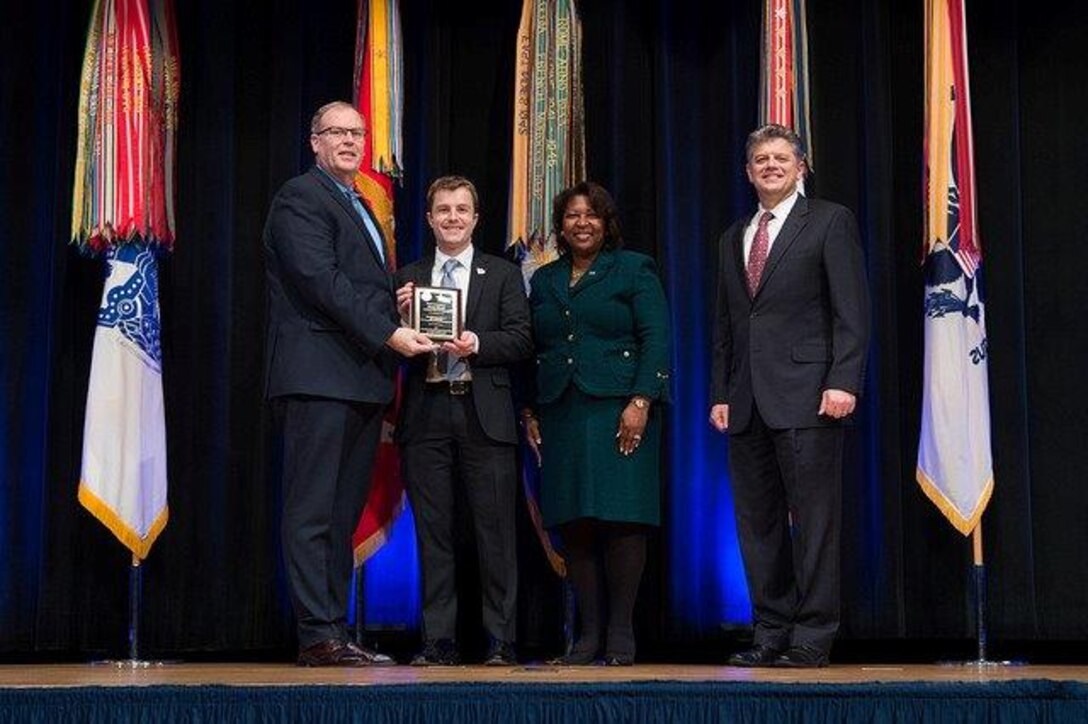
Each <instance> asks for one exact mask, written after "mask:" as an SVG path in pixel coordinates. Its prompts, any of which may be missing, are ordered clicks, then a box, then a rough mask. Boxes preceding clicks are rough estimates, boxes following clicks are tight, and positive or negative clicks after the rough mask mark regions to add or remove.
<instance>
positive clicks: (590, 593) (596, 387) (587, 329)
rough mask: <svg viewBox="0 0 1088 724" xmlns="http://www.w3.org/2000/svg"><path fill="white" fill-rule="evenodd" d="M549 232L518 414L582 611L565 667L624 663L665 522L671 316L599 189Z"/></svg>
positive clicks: (556, 218)
mask: <svg viewBox="0 0 1088 724" xmlns="http://www.w3.org/2000/svg"><path fill="white" fill-rule="evenodd" d="M552 225H553V227H554V230H555V233H556V238H557V242H558V247H559V250H560V257H559V259H557V260H556V261H554V262H552V263H550V264H548V265H546V266H544V267H541V268H540V269H539V270H537V272H536V273H535V274H534V275H533V278H532V284H531V286H532V291H531V293H530V296H529V301H530V305H531V307H532V312H533V338H534V341H535V343H536V408H535V410H526V411H525V412H524V413H523V414H524V415H525V427H526V430H527V434H528V437H529V444H530V446H531V447H533V449H534V450H535V451H536V452H537V455H538V457H539V458H540V460H541V468H542V469H541V476H542V483H541V502H542V508H543V516H544V524H545V525H546V526H548V527H555V528H557V529H558V531H559V535H560V537H561V538H562V541H563V546H564V548H565V550H566V553H567V566H568V571H569V575H570V578H571V581H572V583H573V585H574V592H575V595H576V597H577V601H578V610H579V623H580V634H579V636H578V638H577V641H576V643H575V646H574V648H573V650H572V651H571V652H570V653H569V654H567V655H566V656H564V657H562V658H560V659H558V660H557V662H558V663H562V664H588V663H591V662H593V661H594V660H596V659H597V658H598V657H599V656H601V655H602V654H603V656H604V661H605V663H606V664H612V665H630V664H632V663H633V662H634V658H635V636H634V628H633V625H632V617H633V613H634V606H635V595H636V594H637V592H638V585H639V580H640V579H641V577H642V569H643V567H644V566H645V561H646V538H647V534H648V532H649V530H650V528H651V527H652V526H657V525H658V523H659V519H660V500H659V499H660V476H659V459H660V443H661V424H662V410H661V409H660V407H661V406H660V404H659V403H661V402H664V401H667V398H668V383H669V373H668V362H669V353H668V352H669V350H668V340H669V332H668V308H667V306H666V303H665V294H664V291H663V290H662V288H661V282H660V280H659V279H658V277H657V272H656V267H655V265H654V262H653V260H652V259H650V257H648V256H645V255H643V254H638V253H635V252H630V251H621V250H620V246H621V245H622V238H621V236H620V229H619V224H618V223H617V219H616V208H615V205H614V203H613V202H612V198H611V196H610V195H609V194H608V192H607V191H606V190H605V189H604V188H602V187H601V186H599V185H597V184H595V183H591V182H583V183H580V184H577V185H575V186H572V187H571V188H569V189H567V190H566V191H564V192H562V193H561V194H559V196H557V197H556V198H555V202H554V205H553V210H552ZM545 441H546V444H545ZM602 573H603V575H602ZM602 584H603V585H602Z"/></svg>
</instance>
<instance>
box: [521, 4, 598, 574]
mask: <svg viewBox="0 0 1088 724" xmlns="http://www.w3.org/2000/svg"><path fill="white" fill-rule="evenodd" d="M585 147H586V142H585V113H584V110H583V101H582V23H581V20H579V18H578V9H577V7H576V6H575V3H574V0H523V2H522V6H521V24H520V26H519V27H518V37H517V67H516V72H515V76H514V145H513V154H512V155H513V159H512V163H511V168H510V209H509V215H508V216H509V230H508V232H507V237H506V243H507V251H508V252H510V254H511V256H512V257H513V258H514V260H515V261H517V262H518V263H519V264H520V265H521V270H522V275H523V276H524V277H525V284H526V288H528V284H529V279H530V277H532V275H533V272H534V271H536V269H537V268H539V267H541V266H543V265H544V264H547V263H548V262H550V261H552V260H554V259H556V258H557V257H558V255H559V254H558V248H557V247H556V243H555V235H554V234H553V233H552V229H551V204H552V199H553V198H555V196H556V195H558V194H559V192H560V191H562V190H563V189H565V188H567V187H568V186H572V185H574V184H575V183H578V182H579V181H582V180H584V179H585V177H586V148H585ZM524 452H525V454H524V455H523V458H522V459H523V461H524V465H523V469H522V480H523V483H524V488H525V498H526V501H527V503H528V506H529V517H530V519H531V520H532V522H533V527H534V528H535V529H536V533H537V537H538V538H539V539H540V542H541V545H542V546H543V548H544V554H545V555H546V556H547V558H548V563H549V564H550V565H551V567H552V569H553V570H554V571H555V572H556V573H558V574H559V575H560V576H565V575H566V564H565V562H564V561H563V558H562V557H561V556H560V555H559V554H558V553H557V552H556V550H555V548H554V547H553V545H552V541H551V538H550V536H549V535H548V533H547V531H545V530H544V527H543V524H542V518H541V515H540V507H539V505H538V503H537V500H538V499H539V489H538V488H539V485H540V473H539V471H538V470H537V467H536V459H535V457H534V456H533V454H532V453H531V452H529V451H524Z"/></svg>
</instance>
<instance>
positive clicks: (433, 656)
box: [412, 639, 461, 666]
mask: <svg viewBox="0 0 1088 724" xmlns="http://www.w3.org/2000/svg"><path fill="white" fill-rule="evenodd" d="M460 663H461V655H460V654H459V653H458V652H457V642H456V641H454V640H453V639H428V640H427V641H425V642H424V643H423V650H422V651H420V652H419V653H418V654H416V657H415V658H414V659H412V666H457V665H458V664H460Z"/></svg>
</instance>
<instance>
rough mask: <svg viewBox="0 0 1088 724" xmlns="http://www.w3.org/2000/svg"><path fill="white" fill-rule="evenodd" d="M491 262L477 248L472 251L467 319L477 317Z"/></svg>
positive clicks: (466, 310) (466, 309)
mask: <svg viewBox="0 0 1088 724" xmlns="http://www.w3.org/2000/svg"><path fill="white" fill-rule="evenodd" d="M488 266H489V264H488V263H487V257H485V256H484V255H483V254H481V253H480V250H479V249H477V250H475V251H474V252H473V253H472V266H470V267H469V269H468V304H467V305H466V306H465V321H466V322H467V321H469V320H473V319H475V315H476V309H477V308H478V307H479V306H480V295H482V294H483V293H484V285H485V284H487V271H488Z"/></svg>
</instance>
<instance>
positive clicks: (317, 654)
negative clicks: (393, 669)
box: [298, 639, 369, 666]
mask: <svg viewBox="0 0 1088 724" xmlns="http://www.w3.org/2000/svg"><path fill="white" fill-rule="evenodd" d="M298 665H299V666H368V665H369V664H368V663H367V662H366V661H364V660H363V658H361V657H360V656H359V655H358V654H356V653H355V652H354V651H352V649H351V648H349V647H348V644H347V643H346V642H344V641H341V640H340V639H325V640H324V641H319V642H318V643H316V644H314V645H313V646H307V647H306V648H304V649H302V650H301V651H299V652H298Z"/></svg>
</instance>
